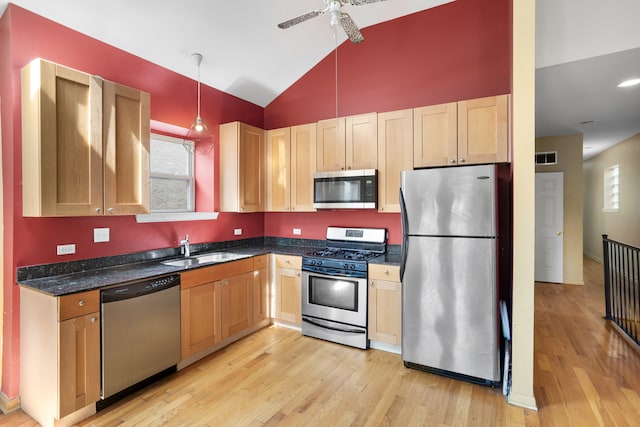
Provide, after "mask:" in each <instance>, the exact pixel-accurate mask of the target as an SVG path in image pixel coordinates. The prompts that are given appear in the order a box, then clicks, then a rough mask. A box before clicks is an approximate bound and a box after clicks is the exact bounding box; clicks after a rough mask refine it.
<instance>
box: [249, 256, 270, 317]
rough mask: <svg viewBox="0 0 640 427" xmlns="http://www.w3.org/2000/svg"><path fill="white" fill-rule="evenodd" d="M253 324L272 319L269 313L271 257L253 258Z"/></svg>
mask: <svg viewBox="0 0 640 427" xmlns="http://www.w3.org/2000/svg"><path fill="white" fill-rule="evenodd" d="M253 271H254V273H253V274H254V287H253V323H254V324H259V323H260V322H262V321H265V320H268V319H269V318H270V317H271V313H270V312H269V288H270V286H269V255H260V256H257V257H254V258H253Z"/></svg>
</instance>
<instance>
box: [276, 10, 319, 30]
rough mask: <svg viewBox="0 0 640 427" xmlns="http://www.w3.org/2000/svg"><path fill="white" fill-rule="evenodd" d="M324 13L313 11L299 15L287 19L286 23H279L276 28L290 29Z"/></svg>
mask: <svg viewBox="0 0 640 427" xmlns="http://www.w3.org/2000/svg"><path fill="white" fill-rule="evenodd" d="M324 12H325V11H324V10H313V11H311V12H308V13H305V14H304V15H300V16H298V17H295V18H293V19H289V20H288V21H284V22H281V23H280V24H278V28H282V29H285V28H289V27H292V26H294V25H296V24H299V23H301V22H304V21H307V20H309V19H311V18H315V17H316V16H318V15H321V14H323V13H324Z"/></svg>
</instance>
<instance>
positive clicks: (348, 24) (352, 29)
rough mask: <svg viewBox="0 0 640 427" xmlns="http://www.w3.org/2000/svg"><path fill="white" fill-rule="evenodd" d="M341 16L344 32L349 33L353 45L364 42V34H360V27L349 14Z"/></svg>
mask: <svg viewBox="0 0 640 427" xmlns="http://www.w3.org/2000/svg"><path fill="white" fill-rule="evenodd" d="M341 15H342V16H341V17H340V25H342V28H344V32H345V33H347V36H348V37H349V40H351V42H352V43H360V42H361V41H363V40H364V37H363V36H362V33H360V30H359V29H358V26H357V25H356V23H355V22H353V19H351V17H350V16H349V14H348V13H344V12H342V14H341Z"/></svg>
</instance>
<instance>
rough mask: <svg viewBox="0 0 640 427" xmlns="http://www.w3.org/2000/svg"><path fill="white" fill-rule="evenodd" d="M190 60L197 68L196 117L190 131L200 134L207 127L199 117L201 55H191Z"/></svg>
mask: <svg viewBox="0 0 640 427" xmlns="http://www.w3.org/2000/svg"><path fill="white" fill-rule="evenodd" d="M191 58H193V60H194V62H195V63H196V65H197V66H198V116H197V117H196V119H195V120H194V121H193V124H192V125H191V130H192V131H194V132H198V133H202V132H204V131H206V130H207V125H206V124H205V123H204V122H203V121H202V118H201V117H200V64H201V63H202V55H201V54H199V53H192V54H191Z"/></svg>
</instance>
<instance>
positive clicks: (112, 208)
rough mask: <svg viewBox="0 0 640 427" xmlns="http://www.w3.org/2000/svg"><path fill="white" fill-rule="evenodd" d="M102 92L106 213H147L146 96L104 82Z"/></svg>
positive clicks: (148, 131) (147, 141)
mask: <svg viewBox="0 0 640 427" xmlns="http://www.w3.org/2000/svg"><path fill="white" fill-rule="evenodd" d="M102 90H103V96H102V99H103V107H102V112H103V116H104V120H103V137H102V143H103V146H104V150H103V159H104V209H105V210H106V212H105V213H106V214H107V215H110V214H116V215H135V214H145V213H149V205H150V198H149V186H150V178H149V167H150V166H149V147H150V138H151V131H150V123H151V122H150V108H151V100H150V97H149V94H148V93H146V92H141V91H139V90H136V89H132V88H129V87H126V86H122V85H119V84H116V83H113V82H110V81H107V80H105V81H104V83H103V87H102Z"/></svg>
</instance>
